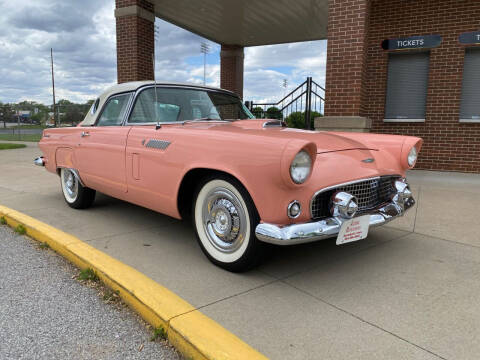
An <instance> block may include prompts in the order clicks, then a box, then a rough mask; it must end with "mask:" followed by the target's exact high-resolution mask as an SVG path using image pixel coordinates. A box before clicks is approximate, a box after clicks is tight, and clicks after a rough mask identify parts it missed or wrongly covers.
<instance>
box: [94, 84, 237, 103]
mask: <svg viewBox="0 0 480 360" xmlns="http://www.w3.org/2000/svg"><path fill="white" fill-rule="evenodd" d="M155 84H157V85H158V86H165V85H167V86H185V87H194V88H200V89H205V90H216V91H224V92H228V93H231V94H232V95H235V93H233V92H231V91H228V90H224V89H220V88H216V87H212V86H205V85H200V84H194V83H179V82H169V81H157V82H156V83H155V82H154V81H153V80H145V81H131V82H126V83H122V84H116V85H113V86H111V87H109V88H108V89H107V90H105V91H104V92H103V93H102V95H101V96H100V98H101V100H102V99H105V98H108V97H109V96H111V95H114V94H117V93H121V92H126V91H135V90H137V89H138V88H141V87H143V86H148V85H155Z"/></svg>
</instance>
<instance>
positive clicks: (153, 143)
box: [145, 139, 170, 150]
mask: <svg viewBox="0 0 480 360" xmlns="http://www.w3.org/2000/svg"><path fill="white" fill-rule="evenodd" d="M169 145H170V141H166V140H157V139H150V140H148V142H147V143H146V144H145V147H148V148H153V149H159V150H165V149H166V148H167V147H168V146H169Z"/></svg>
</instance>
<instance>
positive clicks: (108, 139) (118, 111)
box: [35, 82, 422, 271]
mask: <svg viewBox="0 0 480 360" xmlns="http://www.w3.org/2000/svg"><path fill="white" fill-rule="evenodd" d="M39 145H40V149H41V150H42V152H43V156H41V157H39V158H37V159H35V164H37V165H40V166H45V167H46V169H47V170H48V171H50V172H52V173H55V174H58V175H59V176H60V183H61V188H62V192H63V195H64V197H65V201H66V202H67V204H68V205H69V206H71V207H73V208H76V209H83V208H87V207H89V206H91V205H92V203H93V202H94V199H95V192H96V191H100V192H102V193H105V194H108V195H110V196H113V197H116V198H119V199H122V200H125V201H129V202H131V203H134V204H138V205H140V206H144V207H146V208H149V209H153V210H155V211H158V212H160V213H163V214H166V215H169V216H172V217H174V218H177V219H190V218H191V219H192V222H193V226H194V228H195V230H196V233H197V237H198V242H199V244H200V247H201V249H202V250H203V252H204V253H205V255H206V256H207V257H208V258H209V259H210V260H211V261H212V262H213V263H214V264H216V265H218V266H221V267H223V268H225V269H227V270H230V271H244V270H247V269H249V268H251V267H252V266H254V265H255V264H258V262H259V260H260V259H261V257H262V254H264V252H265V249H266V244H267V243H270V244H276V245H292V244H299V243H305V242H310V241H317V240H322V239H327V238H332V237H336V242H337V244H344V243H348V242H352V241H357V240H361V239H364V238H365V237H366V236H367V234H368V230H369V228H370V227H374V226H378V225H383V224H385V223H387V222H388V221H391V220H393V219H395V218H396V217H399V216H401V215H403V214H404V212H405V211H406V210H408V209H409V208H410V207H412V206H413V204H414V203H415V200H414V199H413V197H412V193H411V192H410V189H409V186H408V184H407V182H406V180H405V171H406V170H407V169H411V168H413V167H414V165H415V162H416V159H417V154H418V152H419V151H420V147H421V145H422V140H421V139H420V138H416V137H408V136H393V135H378V134H364V133H335V132H314V131H303V130H298V129H290V128H287V127H286V126H285V123H284V122H282V121H278V120H266V119H254V117H253V115H252V114H251V113H250V112H249V111H248V109H247V108H246V107H245V106H244V105H243V104H242V102H241V101H240V99H239V98H238V96H236V95H235V94H233V93H231V92H228V91H225V90H221V89H216V88H209V87H203V86H197V85H184V84H167V83H157V84H154V83H153V82H132V83H125V84H120V85H116V86H113V87H112V88H110V89H109V90H107V91H106V92H105V93H103V94H102V95H101V96H100V97H99V98H98V99H97V100H96V101H95V103H94V104H93V105H92V107H91V109H90V111H89V113H88V114H87V115H86V117H85V119H84V120H83V122H82V123H80V124H79V126H77V127H72V128H59V129H47V130H45V131H44V133H43V137H42V140H41V141H40V144H39Z"/></svg>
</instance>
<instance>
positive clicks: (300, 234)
mask: <svg viewBox="0 0 480 360" xmlns="http://www.w3.org/2000/svg"><path fill="white" fill-rule="evenodd" d="M413 205H415V199H414V198H413V197H412V196H411V195H410V196H409V197H407V198H402V196H401V194H399V193H397V194H396V195H394V196H393V197H392V200H391V201H390V202H389V203H387V204H384V205H382V206H381V207H379V208H377V209H374V210H372V211H369V212H367V213H361V214H359V215H370V227H375V226H380V225H384V224H386V223H387V222H389V221H392V220H393V219H395V218H397V217H399V216H403V214H404V213H405V212H406V211H407V210H408V209H410V208H411V207H412V206H413ZM346 220H348V219H346V218H343V217H341V216H333V217H330V218H327V219H323V220H319V221H314V222H308V223H303V224H293V225H287V226H283V227H280V226H277V225H273V224H266V223H262V224H258V225H257V227H256V229H255V235H256V236H257V238H258V240H260V241H264V242H267V243H270V244H275V245H295V244H302V243H307V242H312V241H318V240H323V239H328V238H332V237H336V236H337V234H338V233H339V232H340V228H341V226H342V224H343V223H344V222H345V221H346Z"/></svg>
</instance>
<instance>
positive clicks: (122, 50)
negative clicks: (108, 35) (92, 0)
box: [115, 0, 155, 83]
mask: <svg viewBox="0 0 480 360" xmlns="http://www.w3.org/2000/svg"><path fill="white" fill-rule="evenodd" d="M115 5H116V9H115V18H116V21H117V80H118V83H123V82H127V81H137V80H152V79H153V59H152V55H153V54H154V52H155V43H154V22H155V14H154V6H153V4H152V3H150V2H148V1H146V0H115Z"/></svg>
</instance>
